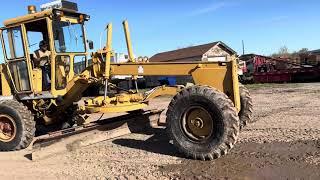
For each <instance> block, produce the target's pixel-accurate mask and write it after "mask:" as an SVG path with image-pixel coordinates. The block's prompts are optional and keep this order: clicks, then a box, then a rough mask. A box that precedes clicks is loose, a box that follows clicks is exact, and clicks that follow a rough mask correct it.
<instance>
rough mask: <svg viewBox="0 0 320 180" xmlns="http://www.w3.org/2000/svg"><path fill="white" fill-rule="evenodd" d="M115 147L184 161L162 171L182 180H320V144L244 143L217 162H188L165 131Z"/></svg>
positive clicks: (316, 141) (163, 168) (303, 142)
mask: <svg viewBox="0 0 320 180" xmlns="http://www.w3.org/2000/svg"><path fill="white" fill-rule="evenodd" d="M113 143H115V144H117V145H121V146H125V147H129V148H134V149H140V150H145V151H148V152H153V153H158V154H163V155H169V156H175V157H177V156H178V157H182V159H181V164H168V165H164V166H160V167H159V171H161V172H162V173H164V174H168V175H170V177H173V178H178V179H320V140H314V141H293V142H267V143H262V144H259V143H251V142H247V143H240V144H237V145H236V146H235V147H234V149H232V150H231V152H229V153H228V154H227V155H226V156H224V157H221V158H219V159H217V160H214V161H205V162H204V161H195V160H190V159H185V158H184V157H183V155H181V154H180V153H179V152H178V151H177V149H176V148H175V147H174V146H173V145H172V144H170V143H169V140H168V137H167V135H166V132H165V130H164V129H156V130H155V131H154V135H152V136H151V137H150V138H148V139H146V140H135V139H127V138H126V139H124V138H122V139H116V140H114V141H113Z"/></svg>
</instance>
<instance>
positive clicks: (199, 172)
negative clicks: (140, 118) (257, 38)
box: [0, 83, 320, 180]
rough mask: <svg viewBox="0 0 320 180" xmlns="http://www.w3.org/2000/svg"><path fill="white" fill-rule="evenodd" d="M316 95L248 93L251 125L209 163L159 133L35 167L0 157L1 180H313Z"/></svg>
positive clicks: (288, 89) (288, 87)
mask: <svg viewBox="0 0 320 180" xmlns="http://www.w3.org/2000/svg"><path fill="white" fill-rule="evenodd" d="M319 90H320V83H313V84H278V85H266V86H264V85H258V86H257V87H253V88H251V95H252V97H253V100H254V118H255V119H256V120H257V122H255V123H254V124H250V125H248V126H247V127H246V128H245V129H243V131H242V132H241V134H240V138H239V140H238V143H237V144H236V146H235V147H234V149H232V150H231V152H229V153H228V154H227V155H226V156H224V157H222V158H220V159H217V160H215V161H206V162H202V161H194V160H190V159H186V158H184V156H183V155H181V154H180V153H179V152H178V151H177V150H176V149H175V148H174V147H173V145H172V144H170V143H169V142H168V138H167V136H166V133H165V130H164V129H161V128H160V129H154V131H152V133H146V134H137V133H136V134H130V135H126V136H123V137H120V138H116V139H113V140H109V141H105V142H101V143H97V144H94V145H91V146H88V147H82V148H78V149H75V150H73V151H72V152H66V153H65V154H59V155H56V156H54V157H50V158H48V159H43V160H40V161H37V162H32V161H30V160H29V159H28V158H26V157H25V155H26V154H28V152H27V151H19V152H7V153H0V174H1V179H148V180H150V179H151V180H152V179H155V180H158V179H315V180H318V179H320V174H319V172H320V154H319V153H320V142H319V141H320V140H319V139H320V119H319V117H320V93H318V92H319ZM169 102H170V98H168V97H166V98H159V99H155V100H153V101H152V102H151V107H150V108H163V107H166V106H167V105H168V103H169ZM99 117H100V116H98V115H97V116H96V118H99ZM92 118H95V117H94V116H92ZM164 119H165V113H163V114H162V120H164Z"/></svg>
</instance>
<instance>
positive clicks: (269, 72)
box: [240, 54, 320, 83]
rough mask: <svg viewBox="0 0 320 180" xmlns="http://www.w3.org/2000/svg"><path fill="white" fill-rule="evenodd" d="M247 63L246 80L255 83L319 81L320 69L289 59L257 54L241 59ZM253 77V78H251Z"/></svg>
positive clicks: (244, 56)
mask: <svg viewBox="0 0 320 180" xmlns="http://www.w3.org/2000/svg"><path fill="white" fill-rule="evenodd" d="M240 59H241V60H242V61H245V62H246V67H247V70H246V71H247V72H246V73H244V76H245V77H244V78H243V79H244V80H246V79H251V81H253V82H255V83H283V82H305V81H315V80H319V77H320V68H319V67H314V66H310V65H300V64H296V63H292V62H290V61H288V60H287V59H275V58H271V57H267V56H261V55H256V54H247V55H243V56H241V57H240ZM250 77H251V78H250Z"/></svg>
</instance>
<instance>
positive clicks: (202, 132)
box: [182, 106, 213, 142]
mask: <svg viewBox="0 0 320 180" xmlns="http://www.w3.org/2000/svg"><path fill="white" fill-rule="evenodd" d="M182 129H183V131H184V133H185V134H186V135H187V136H188V137H189V138H190V139H192V140H194V141H198V142H202V141H205V140H207V139H208V138H209V137H210V136H211V135H212V133H213V120H212V117H211V115H210V113H209V112H208V111H207V110H206V109H204V108H203V107H200V106H193V107H190V108H189V109H187V110H186V111H185V113H184V115H183V118H182Z"/></svg>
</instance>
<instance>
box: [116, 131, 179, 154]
mask: <svg viewBox="0 0 320 180" xmlns="http://www.w3.org/2000/svg"><path fill="white" fill-rule="evenodd" d="M144 134H148V135H150V134H152V136H151V137H150V138H148V139H147V140H136V139H129V138H119V139H115V140H113V141H112V142H113V143H114V144H117V145H121V146H125V147H129V148H134V149H140V150H144V151H148V152H152V153H157V154H162V155H168V156H175V157H181V158H183V156H182V155H181V153H179V152H178V150H177V149H176V148H175V147H174V146H173V145H172V144H171V143H169V139H168V136H167V133H166V131H165V129H160V128H159V129H158V128H155V129H152V130H148V131H147V132H145V133H144Z"/></svg>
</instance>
